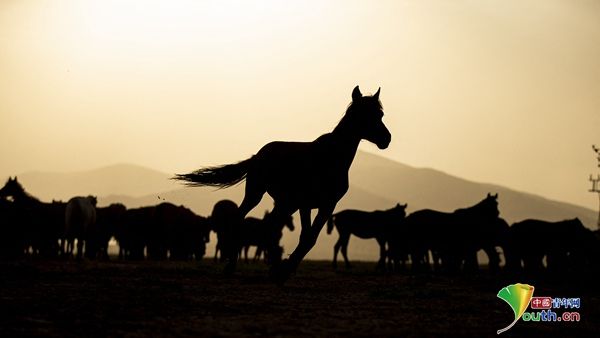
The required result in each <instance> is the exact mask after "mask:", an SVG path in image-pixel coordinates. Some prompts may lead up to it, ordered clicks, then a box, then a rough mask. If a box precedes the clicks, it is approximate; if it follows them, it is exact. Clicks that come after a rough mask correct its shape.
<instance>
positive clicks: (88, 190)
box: [18, 164, 180, 201]
mask: <svg viewBox="0 0 600 338" xmlns="http://www.w3.org/2000/svg"><path fill="white" fill-rule="evenodd" d="M18 179H19V181H20V182H22V183H23V185H24V186H25V189H26V190H27V191H28V192H29V193H31V194H32V195H34V196H36V197H38V198H41V199H42V200H45V201H49V200H52V199H60V200H68V199H69V198H71V197H73V196H78V195H95V196H108V195H114V194H117V195H124V196H130V197H141V196H145V195H149V194H152V193H154V192H161V191H167V190H172V189H177V188H178V187H180V186H179V185H178V184H177V183H176V182H173V181H171V180H169V175H167V174H165V173H161V172H159V171H156V170H152V169H148V168H145V167H142V166H138V165H133V164H116V165H111V166H107V167H102V168H99V169H94V170H88V171H78V172H72V173H53V172H27V173H23V174H20V175H18Z"/></svg>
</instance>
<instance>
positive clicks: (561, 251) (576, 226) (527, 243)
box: [507, 218, 600, 273]
mask: <svg viewBox="0 0 600 338" xmlns="http://www.w3.org/2000/svg"><path fill="white" fill-rule="evenodd" d="M509 232H510V250H509V251H508V253H507V268H508V269H509V270H512V271H519V270H521V269H524V270H525V271H527V272H535V273H539V272H541V271H543V270H544V263H543V259H544V257H546V269H547V270H549V271H554V272H565V271H577V272H582V271H584V270H589V269H590V268H592V267H595V268H597V259H598V258H600V256H599V251H600V246H599V241H598V240H597V239H596V238H595V236H594V233H593V232H592V231H591V230H589V229H587V228H586V227H585V226H584V225H583V224H582V223H581V221H580V220H579V219H578V218H574V219H567V220H563V221H559V222H548V221H542V220H535V219H527V220H524V221H521V222H517V223H514V224H513V225H512V226H511V227H510V230H509ZM521 263H522V264H521Z"/></svg>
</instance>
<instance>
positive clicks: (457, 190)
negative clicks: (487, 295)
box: [19, 152, 596, 260]
mask: <svg viewBox="0 0 600 338" xmlns="http://www.w3.org/2000/svg"><path fill="white" fill-rule="evenodd" d="M199 165H200V164H199ZM169 177H170V175H168V174H164V173H161V172H158V171H154V170H151V169H147V168H144V167H140V166H136V165H129V164H119V165H114V166H109V167H105V168H101V169H97V170H90V171H85V172H77V173H42V172H32V173H26V174H23V175H19V180H20V181H21V182H22V183H23V184H24V186H25V188H26V189H27V191H29V192H30V193H31V194H33V195H34V196H37V197H40V198H42V199H43V200H47V201H48V200H51V199H52V198H54V199H63V200H67V199H68V198H69V197H71V196H74V195H87V194H94V195H97V196H99V205H108V204H110V203H116V202H120V203H123V204H125V205H126V206H127V207H130V208H133V207H139V206H143V205H154V204H158V203H161V202H163V201H168V202H171V203H175V204H178V205H179V204H182V205H186V206H187V207H189V208H191V209H192V210H194V211H195V212H197V213H199V214H201V215H208V214H209V213H210V211H211V209H212V206H213V205H214V204H215V203H216V202H217V201H219V200H221V199H231V200H233V201H235V202H237V203H239V202H240V201H241V200H242V198H243V192H244V184H243V183H242V184H240V185H238V186H235V187H232V188H229V189H223V190H215V189H214V188H186V187H183V186H181V185H180V184H178V183H177V182H174V181H171V180H169ZM350 182H351V185H350V190H349V191H348V194H347V195H346V196H344V198H343V199H342V200H341V201H340V203H339V204H338V208H337V210H342V209H347V208H353V209H362V210H376V209H388V208H391V207H393V206H394V205H395V204H396V203H408V211H409V212H412V211H415V210H419V209H424V208H430V209H436V210H441V211H452V210H454V209H457V208H461V207H466V206H470V205H473V204H475V203H477V202H479V201H480V200H481V199H483V198H484V197H485V195H486V194H487V193H488V192H490V193H498V194H499V201H500V213H501V217H503V218H505V219H506V220H507V221H508V222H509V223H512V222H515V221H519V220H523V219H526V218H538V219H545V220H561V219H566V218H573V217H579V218H580V219H581V220H582V222H583V223H584V224H586V225H587V226H588V227H590V228H592V227H594V226H595V222H596V212H595V211H593V210H590V209H587V208H584V207H581V206H577V205H572V204H568V203H563V202H557V201H552V200H548V199H546V198H543V197H540V196H536V195H532V194H529V193H524V192H518V191H515V190H512V189H509V188H505V187H502V186H498V185H494V184H485V183H476V182H472V181H468V180H465V179H461V178H458V177H454V176H451V175H448V174H445V173H443V172H440V171H437V170H434V169H426V168H414V167H411V166H408V165H404V164H401V163H399V162H395V161H392V160H389V159H386V158H384V157H381V156H378V155H374V154H371V153H366V152H358V154H357V156H356V159H355V161H354V163H353V165H352V168H351V170H350ZM272 205H273V204H272V200H271V199H270V197H269V196H268V195H265V198H263V201H262V202H261V204H260V205H259V206H258V207H257V208H255V209H254V210H253V211H252V213H251V214H252V215H255V216H262V215H263V213H264V211H265V210H268V209H271V208H272ZM313 216H314V215H313ZM295 222H296V225H297V226H300V224H299V217H297V215H295ZM298 235H299V231H296V232H294V233H286V234H285V235H284V239H283V244H284V246H285V249H286V253H288V254H289V253H291V250H292V249H293V248H294V247H295V245H296V243H297V241H298ZM336 240H337V234H336V233H334V234H333V235H332V236H327V235H326V234H324V233H323V235H322V236H321V237H320V239H319V243H318V244H317V246H316V247H315V248H314V249H313V251H311V253H310V254H309V258H313V259H331V256H332V251H333V249H332V247H333V244H334V243H335V241H336ZM213 244H214V242H213ZM210 252H211V251H210V247H209V253H210ZM377 254H378V250H377V247H376V243H375V241H364V240H358V239H356V238H353V239H351V241H350V248H349V256H350V258H351V259H362V260H373V259H376V258H377Z"/></svg>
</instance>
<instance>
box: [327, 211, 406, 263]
mask: <svg viewBox="0 0 600 338" xmlns="http://www.w3.org/2000/svg"><path fill="white" fill-rule="evenodd" d="M405 216H406V204H404V205H400V204H397V205H396V206H395V207H394V208H392V209H389V210H376V211H373V212H367V211H360V210H344V211H340V212H338V213H337V214H335V215H333V216H332V217H331V218H330V219H329V222H327V233H328V234H331V232H332V231H333V227H334V225H335V227H336V229H337V231H338V233H339V235H340V238H339V239H338V241H337V242H336V243H335V246H334V247H333V267H334V268H335V267H337V255H338V251H339V250H340V248H341V249H342V256H343V257H344V262H345V263H346V267H347V268H349V267H350V261H348V254H347V250H348V242H349V241H350V235H355V236H357V237H359V238H363V239H368V238H375V239H376V240H377V243H378V244H379V263H378V264H377V267H378V268H385V259H386V257H387V250H386V247H385V245H386V243H387V241H388V237H389V234H390V233H391V232H392V231H393V228H394V227H398V226H401V223H402V220H403V219H404V217H405Z"/></svg>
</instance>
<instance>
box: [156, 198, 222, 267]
mask: <svg viewBox="0 0 600 338" xmlns="http://www.w3.org/2000/svg"><path fill="white" fill-rule="evenodd" d="M154 218H155V223H156V224H157V225H158V226H157V229H160V230H161V232H158V233H157V235H158V236H159V237H161V238H163V241H162V243H161V247H164V248H165V249H166V250H168V253H169V259H171V260H188V259H192V258H194V257H195V258H196V259H197V260H200V259H202V257H203V256H204V254H205V253H206V243H208V241H209V234H210V229H209V227H208V224H207V222H206V218H204V217H201V216H198V215H196V214H195V213H194V212H192V211H191V210H190V209H188V208H186V207H184V206H176V205H174V204H172V203H167V202H165V203H161V204H159V205H157V206H156V211H155V215H154ZM153 242H154V243H155V244H156V243H157V239H154V240H153ZM149 251H150V250H149Z"/></svg>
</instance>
